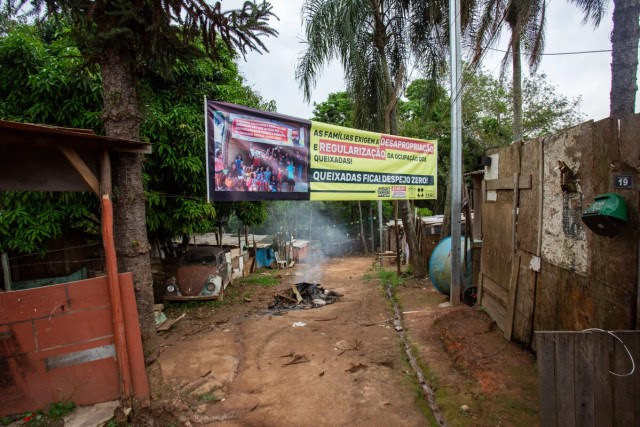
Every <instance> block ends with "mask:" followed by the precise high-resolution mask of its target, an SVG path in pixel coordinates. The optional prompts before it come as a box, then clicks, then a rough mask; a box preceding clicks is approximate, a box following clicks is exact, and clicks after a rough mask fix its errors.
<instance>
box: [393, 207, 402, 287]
mask: <svg viewBox="0 0 640 427" xmlns="http://www.w3.org/2000/svg"><path fill="white" fill-rule="evenodd" d="M393 205H394V211H393V219H394V221H395V227H394V228H395V231H396V272H397V273H398V276H399V275H400V273H401V270H400V233H399V231H398V201H397V200H396V201H395V202H394V204H393Z"/></svg>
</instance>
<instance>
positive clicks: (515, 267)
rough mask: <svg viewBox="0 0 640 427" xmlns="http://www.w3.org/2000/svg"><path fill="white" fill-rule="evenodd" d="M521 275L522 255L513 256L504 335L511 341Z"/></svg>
mask: <svg viewBox="0 0 640 427" xmlns="http://www.w3.org/2000/svg"><path fill="white" fill-rule="evenodd" d="M519 275H520V255H514V256H513V257H512V258H511V277H510V279H509V301H507V314H506V319H505V321H506V323H505V326H504V337H505V339H507V340H509V341H511V336H512V334H513V320H514V316H515V314H516V294H517V293H518V276H519Z"/></svg>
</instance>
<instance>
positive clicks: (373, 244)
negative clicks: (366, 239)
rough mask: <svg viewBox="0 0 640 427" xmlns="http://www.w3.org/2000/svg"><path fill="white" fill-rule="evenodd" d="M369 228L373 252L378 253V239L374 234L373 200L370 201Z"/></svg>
mask: <svg viewBox="0 0 640 427" xmlns="http://www.w3.org/2000/svg"><path fill="white" fill-rule="evenodd" d="M369 228H370V233H369V235H370V236H371V252H372V253H374V254H375V253H376V239H375V236H374V234H373V205H372V204H371V202H369Z"/></svg>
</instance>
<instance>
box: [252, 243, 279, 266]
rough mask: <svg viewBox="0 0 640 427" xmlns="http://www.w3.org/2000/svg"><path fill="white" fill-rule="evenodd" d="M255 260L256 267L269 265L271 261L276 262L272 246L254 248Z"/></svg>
mask: <svg viewBox="0 0 640 427" xmlns="http://www.w3.org/2000/svg"><path fill="white" fill-rule="evenodd" d="M256 262H257V263H258V265H257V268H262V267H269V266H270V265H271V263H273V262H276V257H275V254H274V253H273V247H271V246H269V247H267V248H258V249H256Z"/></svg>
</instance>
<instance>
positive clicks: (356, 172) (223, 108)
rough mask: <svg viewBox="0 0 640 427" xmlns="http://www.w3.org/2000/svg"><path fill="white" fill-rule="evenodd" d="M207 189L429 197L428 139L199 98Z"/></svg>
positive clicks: (213, 196) (238, 195) (434, 151)
mask: <svg viewBox="0 0 640 427" xmlns="http://www.w3.org/2000/svg"><path fill="white" fill-rule="evenodd" d="M205 110H206V144H207V147H206V148H207V150H206V153H207V194H208V199H209V200H213V201H217V200H378V199H380V200H394V199H424V200H427V199H435V198H436V197H437V191H436V189H437V158H438V146H437V142H436V141H435V140H420V139H413V138H405V137H401V136H396V135H385V134H380V133H376V132H368V131H363V130H357V129H351V128H346V127H341V126H335V125H330V124H326V123H320V122H312V121H309V120H303V119H299V118H295V117H291V116H285V115H282V114H277V113H271V112H267V111H262V110H257V109H254V108H249V107H243V106H239V105H235V104H228V103H224V102H216V101H205Z"/></svg>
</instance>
